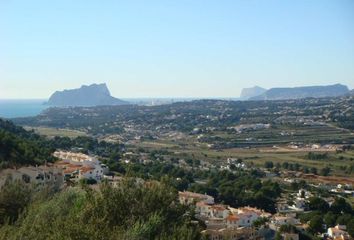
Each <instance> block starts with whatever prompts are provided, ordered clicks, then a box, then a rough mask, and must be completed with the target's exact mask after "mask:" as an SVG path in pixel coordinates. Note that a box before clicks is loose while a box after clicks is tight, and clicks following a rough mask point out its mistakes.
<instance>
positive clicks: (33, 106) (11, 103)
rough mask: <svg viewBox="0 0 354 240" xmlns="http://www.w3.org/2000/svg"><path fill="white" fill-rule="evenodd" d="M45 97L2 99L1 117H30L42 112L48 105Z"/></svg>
mask: <svg viewBox="0 0 354 240" xmlns="http://www.w3.org/2000/svg"><path fill="white" fill-rule="evenodd" d="M46 101H47V100H45V99H21V100H17V99H16V100H13V99H11V100H8V99H6V100H0V117H2V118H15V117H29V116H35V115H37V114H39V113H41V112H42V111H43V110H44V109H46V108H48V106H46V105H44V103H45V102H46Z"/></svg>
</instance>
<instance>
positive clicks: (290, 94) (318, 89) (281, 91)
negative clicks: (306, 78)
mask: <svg viewBox="0 0 354 240" xmlns="http://www.w3.org/2000/svg"><path fill="white" fill-rule="evenodd" d="M347 93H349V89H348V87H347V86H345V85H342V84H333V85H326V86H304V87H292V88H271V89H269V90H267V91H265V92H264V93H263V94H260V95H258V96H254V97H251V98H249V99H248V100H286V99H301V98H309V97H312V98H321V97H337V96H341V95H345V94H347Z"/></svg>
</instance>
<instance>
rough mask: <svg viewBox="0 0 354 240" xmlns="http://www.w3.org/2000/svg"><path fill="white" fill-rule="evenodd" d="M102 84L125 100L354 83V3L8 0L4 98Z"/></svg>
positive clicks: (2, 20) (3, 8) (1, 70)
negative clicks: (260, 88) (258, 88)
mask: <svg viewBox="0 0 354 240" xmlns="http://www.w3.org/2000/svg"><path fill="white" fill-rule="evenodd" d="M101 82H106V83H107V84H108V87H109V88H110V90H111V93H112V95H114V96H116V97H237V96H238V95H239V93H240V91H241V89H242V88H243V87H250V86H254V85H259V86H262V87H266V88H270V87H276V86H300V85H320V84H322V85H324V84H333V83H343V84H346V85H348V86H349V87H350V88H354V1H353V0H338V1H336V0H329V1H327V0H294V1H290V0H289V1H286V0H279V1H271V0H267V1H265V0H259V1H253V0H239V1H237V0H230V1H223V0H218V1H214V0H213V1H207V0H200V1H197V0H185V1H184V0H175V1H169V0H164V1H153V0H151V1H146V0H142V1H134V0H129V1H118V0H111V1H109V0H103V1H99V0H57V1H55V0H50V1H48V0H43V1H37V0H22V1H21V0H0V98H47V97H49V96H50V94H51V93H52V92H54V91H55V90H62V89H69V88H76V87H79V86H81V85H82V84H90V83H101Z"/></svg>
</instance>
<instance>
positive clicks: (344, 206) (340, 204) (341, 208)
mask: <svg viewBox="0 0 354 240" xmlns="http://www.w3.org/2000/svg"><path fill="white" fill-rule="evenodd" d="M331 211H332V212H334V213H352V207H351V206H350V204H349V203H347V201H345V199H344V198H341V197H337V198H336V199H335V200H334V203H333V204H332V205H331Z"/></svg>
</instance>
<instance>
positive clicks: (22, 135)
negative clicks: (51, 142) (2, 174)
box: [0, 119, 53, 169]
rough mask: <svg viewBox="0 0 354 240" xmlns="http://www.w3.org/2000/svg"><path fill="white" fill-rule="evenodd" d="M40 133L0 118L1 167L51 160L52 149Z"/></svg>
mask: <svg viewBox="0 0 354 240" xmlns="http://www.w3.org/2000/svg"><path fill="white" fill-rule="evenodd" d="M44 141H45V140H44V139H42V138H41V137H39V136H38V135H36V134H34V133H32V132H27V131H26V130H24V129H23V128H22V127H17V126H16V125H14V124H13V123H12V122H10V121H5V120H2V119H0V169H1V168H6V167H14V166H21V165H34V164H41V163H44V162H45V161H51V160H52V159H53V157H52V156H51V152H52V151H51V149H49V148H47V147H45V146H44V145H45V142H44Z"/></svg>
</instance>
